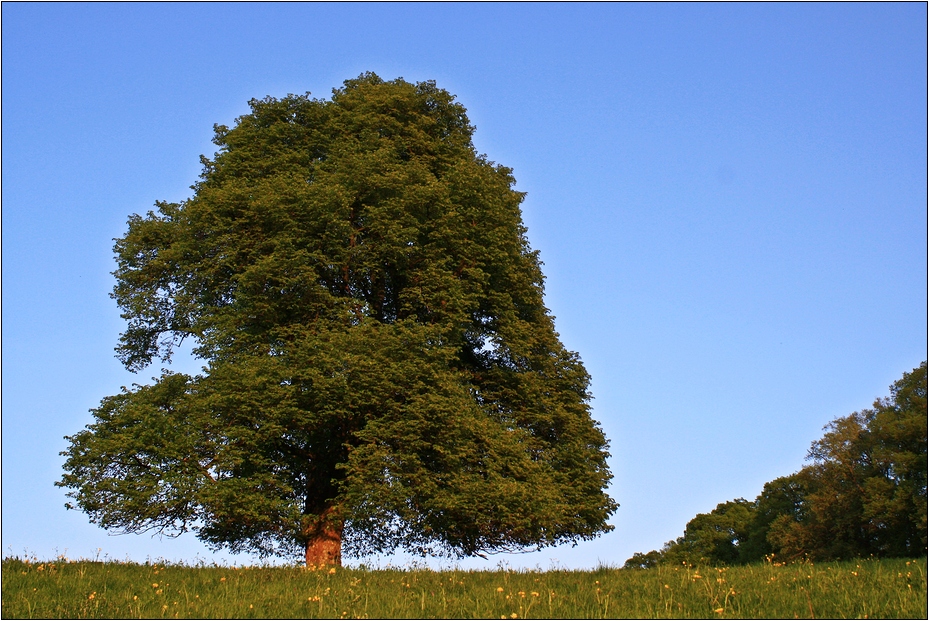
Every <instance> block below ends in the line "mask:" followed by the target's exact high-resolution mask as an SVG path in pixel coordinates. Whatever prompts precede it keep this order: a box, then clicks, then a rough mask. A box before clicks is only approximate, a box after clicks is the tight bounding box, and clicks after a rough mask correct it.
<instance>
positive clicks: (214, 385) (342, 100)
mask: <svg viewBox="0 0 929 621" xmlns="http://www.w3.org/2000/svg"><path fill="white" fill-rule="evenodd" d="M250 106H251V112H250V113H249V114H246V115H244V116H242V117H240V118H238V119H237V121H236V124H235V126H234V127H233V128H231V129H230V128H228V127H225V126H221V125H218V126H216V127H215V138H214V142H215V143H216V145H217V146H218V151H217V153H216V154H215V156H214V158H213V159H207V158H203V160H202V161H203V166H204V168H203V173H202V175H201V178H200V180H199V181H198V182H197V183H196V185H194V186H193V189H194V194H193V196H192V197H191V198H190V199H189V200H187V201H184V202H182V203H180V204H171V203H157V211H156V212H149V213H148V214H147V216H145V217H141V216H132V217H131V218H130V220H129V230H128V232H127V233H126V234H125V236H123V237H122V238H120V239H118V240H117V242H116V246H115V252H116V256H117V261H118V269H117V270H116V272H115V273H114V274H115V276H116V280H117V284H116V287H115V289H114V293H113V296H114V298H115V299H116V301H117V302H118V304H119V306H120V307H121V308H122V310H123V317H124V319H126V321H127V322H128V326H127V329H126V331H125V333H124V334H123V335H122V337H121V339H120V343H119V346H118V347H117V352H118V356H119V358H120V360H121V361H122V362H123V363H124V364H125V365H126V367H127V368H128V369H130V370H132V371H138V370H140V369H142V368H144V367H146V366H147V365H149V364H151V363H153V362H154V361H156V360H161V361H169V360H170V358H171V354H172V350H173V348H175V347H176V346H177V345H178V344H179V343H180V342H181V341H183V340H184V339H187V338H190V339H192V340H193V342H194V344H195V347H194V348H193V351H194V353H195V355H196V356H198V357H199V358H201V359H203V360H204V361H205V364H206V366H205V367H204V369H203V372H202V374H200V375H196V376H186V375H183V374H179V373H171V372H169V371H165V372H163V374H162V375H161V377H160V378H156V379H155V381H154V383H153V384H151V385H146V386H139V385H136V386H134V387H133V388H131V389H123V392H122V393H121V394H118V395H116V396H112V397H107V398H105V399H104V400H103V401H102V403H101V404H100V407H98V408H96V409H94V410H92V412H93V416H94V421H93V423H92V424H90V425H88V426H87V428H86V429H85V430H83V431H81V432H79V433H77V434H75V435H73V436H70V437H68V438H67V439H68V440H69V441H70V447H69V448H68V450H67V451H65V452H64V453H63V455H65V456H66V457H67V460H66V462H65V465H64V470H65V474H64V476H63V477H62V480H61V481H59V483H58V485H60V486H63V487H65V488H68V489H69V491H68V495H69V496H70V497H71V498H72V499H73V500H74V502H75V504H76V506H77V507H79V508H80V509H82V510H84V511H86V512H87V513H88V514H89V516H90V518H91V520H92V521H93V522H95V523H98V524H100V525H101V526H103V527H105V528H108V529H113V530H122V531H128V532H141V531H146V530H155V531H157V532H162V533H166V534H177V533H181V532H185V531H188V530H190V531H193V532H195V533H196V534H197V536H198V537H199V538H200V539H201V540H203V541H204V542H206V543H207V544H208V545H211V546H213V547H214V548H217V549H218V548H222V547H227V548H229V549H231V550H232V551H252V552H257V553H259V554H285V555H286V554H293V553H300V554H302V555H303V556H304V558H305V560H306V562H307V564H309V565H317V566H318V565H326V564H339V563H340V560H341V554H342V549H343V547H344V548H345V549H346V550H347V552H349V553H351V554H354V555H365V554H369V553H383V552H390V551H392V550H395V549H397V548H398V547H399V548H403V549H406V550H408V551H413V552H418V553H422V554H428V553H434V554H448V555H455V556H465V555H474V554H481V553H485V552H500V551H515V550H525V549H528V548H540V547H543V546H549V545H555V544H559V543H562V542H576V541H577V540H582V539H590V538H593V537H596V536H598V535H599V534H601V533H603V532H605V531H607V530H609V529H611V526H609V525H608V524H607V523H606V520H607V518H608V517H609V516H610V515H611V514H612V512H613V511H615V509H616V507H617V505H616V504H615V503H614V502H613V500H612V499H611V498H609V496H607V495H606V493H605V492H604V490H605V487H606V484H607V482H608V481H609V479H610V473H609V470H608V467H607V463H606V458H607V457H608V453H607V452H606V449H607V441H606V439H605V437H604V435H603V433H602V431H601V430H600V428H599V427H598V425H597V424H596V423H595V421H593V420H592V418H591V416H590V411H589V407H588V400H589V393H588V382H589V377H588V375H587V372H586V371H585V369H584V367H583V366H582V364H581V362H580V360H579V359H578V357H577V355H576V354H574V353H572V352H569V351H567V350H566V349H565V348H564V346H563V345H562V344H561V342H560V341H559V338H558V335H557V333H556V332H555V330H554V323H553V319H552V316H551V315H550V314H549V312H548V310H547V309H546V308H545V306H544V305H543V276H542V272H541V269H540V262H539V259H538V256H537V254H536V252H535V251H532V250H531V249H530V246H529V243H528V241H527V239H526V229H525V228H524V226H523V224H522V221H521V216H520V203H521V201H522V198H523V196H522V194H521V193H520V192H517V191H515V190H514V189H513V185H514V183H515V182H514V179H513V176H512V173H511V171H510V169H508V168H505V167H503V166H499V165H495V164H494V163H492V162H490V161H488V160H487V159H486V157H485V156H483V155H479V154H478V153H476V151H475V149H474V146H473V144H472V142H471V135H472V132H473V129H474V128H473V127H472V126H471V125H470V124H469V121H468V119H467V117H466V115H465V109H464V108H463V107H462V106H461V105H460V104H458V103H456V102H455V101H454V97H453V96H451V95H450V94H449V93H447V92H446V91H444V90H442V89H439V88H437V87H436V86H435V84H434V83H432V82H423V83H418V84H410V83H407V82H405V81H403V80H402V79H398V80H394V81H391V82H385V81H382V80H381V79H380V78H378V77H377V76H375V75H373V74H364V75H362V76H360V77H359V78H357V79H354V80H348V81H346V82H345V84H344V86H343V87H342V88H340V89H336V90H335V91H334V92H333V96H332V98H331V100H318V99H311V98H309V96H293V95H289V96H287V97H285V98H283V99H273V98H266V99H262V100H253V101H251V102H250ZM69 506H70V505H69Z"/></svg>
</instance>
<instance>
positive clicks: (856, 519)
mask: <svg viewBox="0 0 929 621" xmlns="http://www.w3.org/2000/svg"><path fill="white" fill-rule="evenodd" d="M890 393H891V394H890V397H888V398H884V399H878V400H876V401H875V402H874V406H873V407H872V408H871V409H866V410H862V411H860V412H854V413H852V414H850V415H848V416H845V417H841V418H837V419H835V420H834V421H832V422H831V423H829V424H828V425H827V426H826V427H825V428H824V429H825V431H826V433H825V435H823V437H822V438H821V439H819V440H817V441H816V442H814V443H813V444H812V446H811V448H810V451H809V453H808V455H807V459H808V460H809V461H810V462H811V463H810V464H809V465H807V466H805V467H804V468H803V469H801V470H800V471H799V472H796V473H794V474H791V475H789V476H785V477H780V478H777V479H775V480H773V481H771V482H769V483H766V484H765V486H764V489H763V490H762V492H761V494H760V495H759V496H758V497H757V498H756V499H755V500H753V501H748V500H745V499H744V498H737V499H736V500H732V501H729V502H724V503H721V504H719V505H717V507H716V508H715V509H714V510H713V511H711V512H709V513H701V514H699V515H697V516H696V517H695V518H693V519H692V520H690V522H688V523H687V527H686V529H685V530H684V535H683V536H682V537H679V538H678V539H676V540H675V541H669V542H668V543H666V544H665V545H664V547H663V548H662V549H661V550H652V551H651V552H648V553H647V554H642V553H641V552H637V553H636V554H634V555H633V556H632V558H630V559H629V560H628V561H626V564H625V567H627V568H647V567H653V566H656V565H658V564H662V563H673V564H680V563H682V562H683V563H691V564H696V563H701V564H715V565H739V564H745V563H751V562H755V561H761V560H763V559H765V558H766V557H767V558H769V559H770V558H772V556H773V557H774V558H777V559H778V560H779V561H791V560H801V559H809V560H814V561H821V560H837V559H847V558H860V557H868V556H875V557H904V556H922V555H925V554H926V550H927V541H926V533H927V524H926V507H927V496H926V470H927V462H926V427H927V424H926V423H927V411H926V362H923V363H922V364H921V365H920V366H919V367H917V368H915V369H913V371H911V372H909V373H904V375H903V378H902V379H900V380H899V381H897V382H895V383H894V384H893V386H891V388H890Z"/></svg>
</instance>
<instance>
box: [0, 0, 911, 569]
mask: <svg viewBox="0 0 929 621" xmlns="http://www.w3.org/2000/svg"><path fill="white" fill-rule="evenodd" d="M926 32H927V7H926V4H925V3H876V4H864V3H841V4H838V3H836V4H833V3H811V4H804V3H783V4H780V3H774V4H770V3H765V4H731V3H713V4H622V3H620V4H613V3H605V4H521V3H506V4H483V3H477V4H473V3H469V4H418V3H412V4H367V3H366V4H313V3H310V4H302V3H296V4H288V3H283V4H280V3H275V4H264V3H244V4H221V3H220V4H216V3H199V4H188V3H167V4H159V3H155V4H114V3H92V4H61V3H34V4H28V3H10V2H5V3H3V5H2V146H3V152H2V155H3V160H2V163H3V167H2V182H3V185H2V200H3V203H2V346H3V347H2V371H3V374H2V389H3V392H2V547H3V554H4V555H8V554H20V555H22V554H23V553H24V551H28V552H29V553H30V554H36V555H38V556H39V557H40V558H51V557H53V556H55V555H56V554H59V553H66V554H67V555H68V556H70V557H79V556H85V557H86V556H94V555H95V554H97V551H98V548H99V549H100V553H101V555H108V556H110V557H112V558H117V559H122V558H126V557H129V558H132V559H134V560H145V559H146V557H151V558H153V559H154V558H159V557H163V558H166V559H169V560H187V561H192V560H194V559H195V558H198V557H199V558H203V559H206V560H208V561H209V560H218V561H225V562H234V563H241V562H246V561H247V559H242V558H239V557H233V556H230V555H228V554H219V555H215V556H214V555H212V554H211V553H210V552H209V551H208V550H206V548H204V547H203V546H202V545H201V544H200V543H199V542H198V541H197V540H196V539H195V538H194V537H193V536H192V535H185V536H183V537H181V538H179V539H176V540H168V539H164V540H159V539H157V538H154V539H153V538H151V537H150V536H147V535H142V536H133V535H127V536H118V537H113V536H108V535H107V534H106V533H105V532H104V531H102V530H101V529H99V528H97V527H95V526H93V525H91V524H89V522H88V520H87V517H86V516H85V515H84V514H82V513H79V512H76V511H66V510H65V509H64V508H63V504H64V502H65V500H66V499H65V497H64V494H63V492H62V490H60V489H59V488H56V487H54V485H53V483H54V481H56V480H57V479H58V478H59V476H60V475H61V464H62V461H63V458H62V457H60V456H59V454H58V453H59V452H60V451H62V450H63V449H64V448H65V446H66V444H67V443H66V441H65V440H64V439H63V436H65V435H67V434H72V433H75V432H77V431H79V430H80V429H81V428H83V426H84V425H86V424H88V423H89V422H90V420H91V416H90V414H89V413H88V409H89V408H92V407H95V406H96V405H97V404H99V402H100V399H101V398H103V397H104V396H106V395H112V394H116V393H117V392H118V391H119V389H120V386H122V385H129V384H131V383H133V382H139V383H145V382H147V381H149V378H150V377H152V376H153V375H156V374H158V372H159V370H158V368H151V369H147V370H145V371H142V372H141V373H139V374H138V375H132V374H130V373H129V372H127V371H125V370H124V369H123V368H122V367H121V365H120V364H119V362H118V361H117V360H116V359H115V357H114V355H113V353H114V352H113V347H114V346H115V345H116V341H117V338H118V335H119V333H120V332H121V331H122V329H123V322H122V320H121V319H120V317H119V311H118V309H117V307H116V305H115V303H114V302H113V301H112V300H111V299H110V298H109V297H108V294H109V292H110V290H111V289H112V286H113V284H114V280H113V278H112V276H111V275H110V272H111V271H112V270H113V269H115V263H114V260H113V255H112V245H113V242H112V240H113V238H114V237H117V236H120V235H122V234H123V233H124V232H125V229H126V219H127V217H128V216H129V214H132V213H144V212H145V211H146V210H148V209H150V208H151V207H152V204H153V203H154V201H155V200H159V199H164V200H173V201H176V200H181V199H184V198H186V197H188V196H189V195H190V193H191V190H190V188H189V186H190V185H191V184H192V183H194V181H196V179H197V176H198V174H199V172H200V163H199V156H200V154H206V155H211V154H212V153H213V145H212V144H211V142H210V138H211V137H212V126H213V124H214V123H223V124H227V125H229V124H232V123H233V122H234V119H235V118H236V117H237V116H238V115H240V114H244V113H246V112H247V111H248V106H247V103H246V102H247V101H248V100H249V99H250V98H253V97H258V98H260V97H264V96H266V95H272V96H277V97H280V96H284V95H286V94H288V93H304V92H306V91H311V92H312V93H313V94H314V96H317V97H329V95H330V94H331V89H332V88H333V87H337V86H340V85H341V83H342V81H343V80H345V79H348V78H352V77H356V76H358V75H359V74H360V73H362V72H364V71H374V72H375V73H377V74H378V75H380V76H381V77H382V78H384V79H393V78H396V77H403V78H405V79H406V80H408V81H421V80H429V79H433V80H435V81H436V82H437V84H438V86H440V87H442V88H445V89H447V90H448V91H450V92H451V93H454V94H455V95H457V97H458V100H459V101H460V102H461V103H462V104H463V105H464V106H465V107H466V108H467V109H468V112H469V116H470V118H471V121H472V123H473V124H474V125H476V127H477V131H476V134H475V137H474V141H475V144H476V146H477V148H478V150H479V151H481V152H484V153H486V154H487V155H488V157H489V158H490V159H491V160H494V161H496V162H499V163H501V164H504V165H506V166H510V167H512V168H513V169H514V174H515V176H516V179H517V181H518V189H520V190H523V191H525V192H528V195H527V198H526V201H525V203H524V206H523V216H524V219H525V222H526V225H527V226H528V229H529V233H528V237H529V240H530V242H531V244H532V245H533V247H534V248H536V249H538V250H539V251H540V252H541V257H542V260H543V261H544V266H543V270H544V272H545V274H546V277H547V283H546V301H547V305H548V307H549V308H550V309H551V310H552V313H553V314H554V315H555V317H556V326H557V329H558V330H559V332H560V334H561V336H562V340H563V341H564V343H565V345H566V346H567V347H568V348H569V349H571V350H574V351H577V352H578V353H579V354H580V356H581V358H582V360H583V361H584V363H585V365H586V367H587V369H588V371H589V372H590V373H591V375H592V377H593V383H592V392H593V395H594V400H593V402H592V404H593V411H594V416H595V418H596V419H597V420H599V421H600V423H601V424H602V426H603V429H604V430H605V432H606V434H607V437H608V438H609V439H610V441H611V453H612V457H611V459H610V464H611V467H612V471H613V473H614V475H615V478H614V480H613V483H612V487H611V490H610V491H611V495H612V496H613V497H614V498H615V499H616V500H617V501H618V502H619V503H620V505H621V507H620V509H619V510H618V511H617V513H616V514H615V515H614V517H613V519H612V524H613V525H615V530H614V531H613V532H612V533H610V534H608V535H606V536H604V537H602V538H600V539H598V540H596V541H593V542H588V543H584V544H581V545H578V546H577V547H575V548H571V547H566V548H555V549H547V550H544V551H542V552H539V553H534V554H527V555H518V556H495V557H491V558H490V560H489V561H483V560H481V559H477V560H474V561H468V562H467V563H462V566H463V567H494V566H495V565H496V564H497V563H498V562H500V561H501V560H503V561H505V562H507V563H509V564H510V566H512V567H534V566H541V567H542V568H543V569H544V568H548V567H550V566H552V565H553V564H554V565H558V566H563V567H577V568H583V567H592V566H595V565H596V564H597V563H598V562H602V563H609V564H622V563H623V562H624V561H625V560H626V559H627V558H629V557H630V556H631V555H632V554H633V553H634V552H637V551H641V552H647V551H648V550H651V549H653V548H659V547H660V546H661V545H662V544H663V543H664V542H666V541H668V540H670V539H673V538H675V537H678V536H680V535H681V534H682V533H683V529H684V526H685V524H686V523H687V521H688V520H689V519H691V518H692V517H693V516H694V515H696V514H697V513H700V512H708V511H710V510H712V509H713V508H714V507H715V506H716V505H717V504H718V503H720V502H724V501H726V500H731V499H733V498H737V497H745V498H747V499H753V498H755V496H756V495H757V494H758V493H759V492H760V491H761V488H762V485H763V484H764V483H765V482H766V481H769V480H771V479H774V478H776V477H778V476H782V475H787V474H790V473H791V472H794V471H796V470H798V469H799V468H800V467H802V466H803V464H804V457H805V454H806V451H807V449H808V448H809V445H810V443H811V442H812V441H814V440H816V439H817V438H819V437H820V435H821V432H822V427H823V425H825V424H826V423H827V422H829V421H830V420H831V419H833V418H835V417H837V416H842V415H846V414H849V413H851V412H852V411H855V410H859V409H862V408H865V407H869V406H870V404H871V403H872V401H873V400H874V398H876V397H878V396H883V395H886V394H887V388H888V386H889V385H890V384H891V383H892V382H893V381H894V380H896V379H898V378H899V377H900V376H901V375H902V374H903V373H904V372H905V371H908V370H911V369H912V368H914V367H915V366H917V365H918V364H919V363H920V362H921V361H922V360H924V359H925V358H926V349H927V345H926V343H927V334H926V323H927V290H926V281H927V245H926V239H927V218H926V215H927V179H926V170H927V146H926V144H927V126H926V114H927V84H926V73H927V68H926V58H927V43H926ZM175 367H177V368H179V369H180V370H187V371H196V370H198V369H199V364H198V363H196V362H194V361H191V360H189V359H187V360H185V359H180V360H179V361H178V362H177V363H176V365H175ZM379 562H381V563H383V562H386V561H384V560H383V559H381V560H380V561H379Z"/></svg>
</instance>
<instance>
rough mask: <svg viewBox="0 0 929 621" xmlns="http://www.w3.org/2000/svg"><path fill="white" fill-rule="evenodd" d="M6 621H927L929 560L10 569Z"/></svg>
mask: <svg viewBox="0 0 929 621" xmlns="http://www.w3.org/2000/svg"><path fill="white" fill-rule="evenodd" d="M2 576H3V577H2V580H3V585H2V587H3V588H2V613H3V617H4V618H336V619H339V618H346V619H347V618H484V619H525V618H550V619H558V618H719V619H727V618H789V619H793V618H814V617H818V618H926V616H927V610H926V605H927V604H926V559H925V558H924V559H919V560H916V561H913V560H905V559H899V560H897V559H894V560H880V561H878V560H864V561H851V562H841V563H823V564H809V563H798V564H790V565H775V564H771V563H765V564H761V565H751V566H747V567H732V568H712V567H685V566H680V567H659V568H655V569H648V570H622V569H613V568H605V567H604V568H599V569H597V570H593V571H567V570H551V571H510V570H504V569H501V570H497V571H465V570H456V569H450V570H445V571H431V570H426V569H378V570H367V569H338V570H332V569H325V570H321V571H308V570H306V569H302V568H286V567H252V568H248V567H242V568H234V567H224V566H199V567H189V566H183V565H165V564H160V563H147V564H132V563H117V562H100V561H67V560H66V559H59V560H56V561H51V562H40V561H38V560H36V559H32V560H29V559H21V558H15V557H14V558H7V559H4V560H3V563H2Z"/></svg>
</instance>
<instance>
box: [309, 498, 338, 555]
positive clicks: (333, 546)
mask: <svg viewBox="0 0 929 621" xmlns="http://www.w3.org/2000/svg"><path fill="white" fill-rule="evenodd" d="M336 509H337V508H336V507H326V508H325V509H324V510H323V512H322V513H321V514H320V515H319V517H317V518H316V519H315V520H314V521H313V522H311V523H310V524H309V526H308V527H307V529H306V537H307V538H306V566H307V568H309V569H318V568H320V567H326V566H329V565H331V566H334V567H341V566H342V527H343V525H344V522H343V520H342V519H341V518H340V517H338V515H337V510H336Z"/></svg>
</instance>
